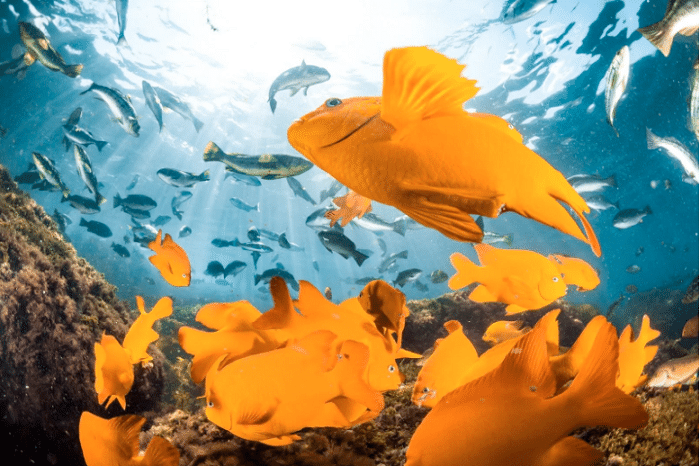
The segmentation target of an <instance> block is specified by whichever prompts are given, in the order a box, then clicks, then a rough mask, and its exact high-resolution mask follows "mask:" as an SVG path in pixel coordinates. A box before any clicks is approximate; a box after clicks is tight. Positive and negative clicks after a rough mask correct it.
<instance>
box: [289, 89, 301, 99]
mask: <svg viewBox="0 0 700 466" xmlns="http://www.w3.org/2000/svg"><path fill="white" fill-rule="evenodd" d="M300 90H301V88H300V87H292V88H290V89H289V96H290V97H291V96H293V95H295V94H296V93H297V92H299V91H300Z"/></svg>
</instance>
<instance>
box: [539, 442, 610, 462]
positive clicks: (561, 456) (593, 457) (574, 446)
mask: <svg viewBox="0 0 700 466" xmlns="http://www.w3.org/2000/svg"><path fill="white" fill-rule="evenodd" d="M603 456H605V455H603V453H602V452H600V451H598V450H596V449H595V448H593V447H592V446H590V445H589V444H587V443H586V442H584V441H583V440H580V439H577V438H576V437H564V438H563V439H561V440H559V441H558V442H557V443H555V444H554V445H552V448H550V449H549V450H548V451H547V452H546V453H545V455H544V457H543V458H541V459H540V460H539V462H538V463H537V464H539V465H540V466H557V465H561V464H566V465H567V466H589V465H591V464H594V463H595V461H597V460H599V459H600V458H602V457H603Z"/></svg>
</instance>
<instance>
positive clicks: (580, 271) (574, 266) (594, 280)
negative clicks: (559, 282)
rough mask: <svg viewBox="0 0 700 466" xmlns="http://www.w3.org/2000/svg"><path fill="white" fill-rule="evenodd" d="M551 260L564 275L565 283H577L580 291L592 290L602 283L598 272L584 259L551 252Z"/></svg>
mask: <svg viewBox="0 0 700 466" xmlns="http://www.w3.org/2000/svg"><path fill="white" fill-rule="evenodd" d="M549 260H551V261H552V262H553V263H554V265H555V266H556V267H557V269H558V270H559V272H560V273H561V276H562V277H564V283H566V284H567V285H576V286H577V287H578V291H590V290H592V289H594V288H595V287H597V286H598V285H599V284H600V278H599V277H598V272H596V271H595V269H594V268H593V267H591V265H590V264H589V263H588V262H586V261H584V260H582V259H578V258H576V257H567V256H562V255H560V254H551V255H550V256H549Z"/></svg>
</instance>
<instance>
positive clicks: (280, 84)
mask: <svg viewBox="0 0 700 466" xmlns="http://www.w3.org/2000/svg"><path fill="white" fill-rule="evenodd" d="M329 79H331V74H330V73H329V72H328V70H326V69H325V68H321V67H319V66H313V65H307V64H306V62H305V61H304V60H302V61H301V65H299V66H295V67H294V68H290V69H288V70H287V71H285V72H284V73H282V74H281V75H279V76H277V78H275V80H274V81H273V82H272V85H271V86H270V92H269V93H268V96H269V98H268V102H270V109H271V110H272V113H275V109H276V108H277V101H276V100H275V94H277V93H278V92H279V91H283V90H285V89H289V90H290V91H291V94H290V96H292V95H294V94H296V93H297V92H299V91H300V90H301V89H304V95H306V93H307V91H308V90H309V86H313V85H314V84H320V83H323V82H326V81H328V80H329Z"/></svg>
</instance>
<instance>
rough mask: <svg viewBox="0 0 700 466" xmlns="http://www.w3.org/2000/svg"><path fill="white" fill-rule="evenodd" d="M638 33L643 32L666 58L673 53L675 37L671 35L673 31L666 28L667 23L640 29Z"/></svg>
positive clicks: (661, 22)
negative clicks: (672, 47)
mask: <svg viewBox="0 0 700 466" xmlns="http://www.w3.org/2000/svg"><path fill="white" fill-rule="evenodd" d="M637 31H639V32H641V33H642V35H643V36H644V37H646V38H647V40H648V41H649V42H651V43H652V45H653V46H654V47H656V48H657V49H659V50H660V51H661V53H663V54H664V56H666V57H668V54H669V53H671V46H672V45H673V37H674V35H673V34H671V32H672V30H671V29H670V28H667V27H666V23H665V22H664V21H663V20H661V21H659V22H658V23H654V24H652V25H651V26H646V27H643V28H639V29H637Z"/></svg>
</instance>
